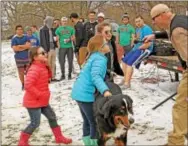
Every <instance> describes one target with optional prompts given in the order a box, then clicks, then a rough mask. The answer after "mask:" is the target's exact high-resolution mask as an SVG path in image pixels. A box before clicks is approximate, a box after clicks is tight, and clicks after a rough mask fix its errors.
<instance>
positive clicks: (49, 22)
mask: <svg viewBox="0 0 188 146" xmlns="http://www.w3.org/2000/svg"><path fill="white" fill-rule="evenodd" d="M53 21H54V17H52V16H46V18H45V20H44V23H45V25H46V26H47V27H48V28H49V37H50V38H49V40H50V49H53V48H54V47H55V46H54V41H53V34H52V25H53Z"/></svg>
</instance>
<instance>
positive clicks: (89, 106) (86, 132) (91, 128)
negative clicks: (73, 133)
mask: <svg viewBox="0 0 188 146" xmlns="http://www.w3.org/2000/svg"><path fill="white" fill-rule="evenodd" d="M77 103H78V106H79V108H80V111H81V115H82V117H83V136H90V137H91V139H96V122H95V118H94V112H93V102H80V101H77Z"/></svg>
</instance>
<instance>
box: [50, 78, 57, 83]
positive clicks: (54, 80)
mask: <svg viewBox="0 0 188 146" xmlns="http://www.w3.org/2000/svg"><path fill="white" fill-rule="evenodd" d="M58 81H59V80H58V79H55V78H54V79H51V82H58Z"/></svg>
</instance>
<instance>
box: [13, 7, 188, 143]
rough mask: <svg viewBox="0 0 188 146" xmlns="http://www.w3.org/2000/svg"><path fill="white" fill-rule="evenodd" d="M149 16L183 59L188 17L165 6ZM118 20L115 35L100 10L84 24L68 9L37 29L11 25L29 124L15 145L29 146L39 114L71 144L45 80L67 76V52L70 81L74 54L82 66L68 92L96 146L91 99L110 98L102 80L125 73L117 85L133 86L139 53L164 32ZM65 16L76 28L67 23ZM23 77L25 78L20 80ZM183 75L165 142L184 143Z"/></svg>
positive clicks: (145, 52)
mask: <svg viewBox="0 0 188 146" xmlns="http://www.w3.org/2000/svg"><path fill="white" fill-rule="evenodd" d="M151 17H152V21H153V22H154V24H156V25H157V26H159V27H161V28H164V29H169V30H170V40H171V41H172V44H173V45H174V47H175V49H176V50H177V52H178V53H179V54H180V56H181V57H182V59H183V60H184V61H185V62H187V60H188V52H187V42H186V39H187V38H188V32H187V26H186V24H187V22H186V20H187V17H184V16H178V15H175V14H173V13H172V12H171V10H170V9H169V8H168V6H166V5H164V4H158V5H156V6H155V7H154V8H153V9H152V10H151ZM180 17H181V18H180ZM96 18H97V21H96ZM121 18H122V25H120V26H119V28H118V29H117V35H116V36H114V35H113V34H112V26H111V24H110V23H107V22H105V15H104V13H102V12H100V13H98V15H96V12H94V11H90V12H89V13H88V21H87V22H84V19H83V18H79V15H78V14H77V13H71V14H70V17H69V18H67V17H62V18H61V19H54V18H53V17H51V16H46V18H45V19H44V25H43V26H42V27H41V28H40V29H39V30H38V29H37V26H36V25H33V26H27V27H25V28H24V29H23V27H22V25H17V26H16V27H15V30H16V35H14V36H13V38H12V42H11V46H12V48H13V50H14V52H15V61H16V65H17V68H18V74H19V78H20V81H21V83H22V89H23V90H24V89H25V94H24V102H23V105H24V107H26V108H27V110H28V113H29V116H30V119H31V123H30V124H29V125H28V126H27V127H26V129H25V130H23V131H22V133H21V136H20V140H19V145H28V140H29V138H30V136H31V135H32V133H33V131H34V130H35V129H36V128H37V127H38V126H39V124H40V116H41V113H42V114H44V115H45V116H46V117H47V119H48V121H49V125H50V127H51V128H52V131H53V133H54V136H55V139H56V143H65V144H68V143H71V142H72V139H70V138H66V137H64V136H63V134H62V132H61V129H60V126H59V125H58V124H57V120H56V116H55V113H54V111H53V110H52V108H51V107H50V104H49V98H50V91H49V87H48V83H49V82H54V81H62V80H64V79H65V78H66V77H65V69H66V68H65V61H66V56H67V59H68V80H71V79H72V71H73V68H74V65H73V58H74V56H75V57H76V59H77V63H78V65H79V67H80V70H81V71H80V74H79V75H78V78H77V80H76V81H75V83H74V85H73V89H72V94H71V96H72V98H73V99H74V100H75V101H76V102H77V103H78V106H79V109H80V112H81V115H82V118H83V142H84V145H97V136H96V122H95V119H94V114H93V109H92V107H93V102H94V101H95V97H94V93H95V92H96V91H98V92H100V93H101V94H102V95H103V96H104V97H109V96H111V93H110V89H109V88H108V87H107V85H106V83H105V82H106V81H110V82H114V76H116V75H120V76H124V79H123V80H122V82H121V83H120V84H119V85H120V86H121V87H122V89H125V90H127V89H128V88H131V78H132V75H133V69H134V67H135V68H137V69H138V68H139V66H140V64H141V61H142V59H140V57H141V56H142V55H144V56H145V57H147V56H148V55H150V54H151V53H152V51H153V39H154V38H155V37H156V38H160V37H163V36H164V32H163V33H161V34H160V33H154V31H153V30H152V28H151V27H150V26H149V25H147V24H145V22H144V18H143V17H142V16H140V15H139V16H136V17H135V27H134V26H133V25H131V24H130V22H129V15H128V14H127V13H125V14H123V15H122V17H121ZM68 19H70V20H71V22H72V23H73V24H74V27H72V26H69V25H68ZM171 22H174V23H173V24H174V25H173V27H169V26H170V24H171ZM178 22H179V23H178ZM180 22H181V23H180ZM182 23H185V25H182ZM23 30H24V31H25V33H24V31H23ZM166 36H167V35H166ZM118 46H121V47H122V48H123V51H124V52H123V55H122V56H121V61H119V59H118V55H117V54H118ZM56 51H58V59H59V64H60V69H61V78H60V79H56V77H55V76H56ZM121 65H122V67H121ZM25 75H26V78H24V77H25ZM186 79H187V69H186V70H185V72H184V74H183V79H182V81H181V82H180V86H179V88H178V95H177V98H176V104H175V105H174V107H173V125H174V130H173V132H172V133H171V134H170V135H169V140H168V145H181V144H182V145H183V142H184V134H186V132H187V126H186V123H187V113H186V110H187V104H188V102H187V101H186V98H187V97H188V96H187V85H186ZM95 90H96V91H95Z"/></svg>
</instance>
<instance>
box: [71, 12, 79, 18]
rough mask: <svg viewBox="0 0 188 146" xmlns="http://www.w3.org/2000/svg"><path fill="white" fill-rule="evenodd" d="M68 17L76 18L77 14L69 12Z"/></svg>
mask: <svg viewBox="0 0 188 146" xmlns="http://www.w3.org/2000/svg"><path fill="white" fill-rule="evenodd" d="M70 18H78V14H77V13H71V15H70Z"/></svg>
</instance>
